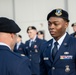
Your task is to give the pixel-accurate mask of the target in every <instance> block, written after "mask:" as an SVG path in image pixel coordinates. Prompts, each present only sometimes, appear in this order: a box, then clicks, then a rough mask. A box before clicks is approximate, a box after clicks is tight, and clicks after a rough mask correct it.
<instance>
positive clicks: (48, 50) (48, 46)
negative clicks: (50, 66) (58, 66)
mask: <svg viewBox="0 0 76 75" xmlns="http://www.w3.org/2000/svg"><path fill="white" fill-rule="evenodd" d="M52 42H53V40H51V41H50V42H49V43H48V45H47V49H46V51H47V52H46V53H47V54H46V55H47V56H48V57H49V59H50V61H51V62H53V59H52V55H51V54H52V53H51V48H52Z"/></svg>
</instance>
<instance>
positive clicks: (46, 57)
mask: <svg viewBox="0 0 76 75" xmlns="http://www.w3.org/2000/svg"><path fill="white" fill-rule="evenodd" d="M52 42H53V40H52V39H51V40H50V41H48V42H47V43H45V44H44V45H43V46H42V47H41V49H42V50H43V52H42V53H41V56H40V57H41V61H40V75H76V39H75V38H73V37H71V36H70V35H69V34H67V35H66V37H65V39H64V40H63V43H62V44H61V46H60V48H59V50H58V52H57V54H56V56H55V59H54V61H53V59H52V55H51V54H52V53H51V48H52Z"/></svg>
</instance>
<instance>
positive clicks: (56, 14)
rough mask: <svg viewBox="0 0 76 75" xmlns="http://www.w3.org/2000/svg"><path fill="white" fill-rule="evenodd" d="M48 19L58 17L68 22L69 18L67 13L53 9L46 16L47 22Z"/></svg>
mask: <svg viewBox="0 0 76 75" xmlns="http://www.w3.org/2000/svg"><path fill="white" fill-rule="evenodd" d="M50 17H60V18H63V19H64V20H66V21H67V22H69V16H68V13H67V11H65V10H63V9H54V10H52V11H51V12H50V13H49V14H48V15H47V20H49V18H50Z"/></svg>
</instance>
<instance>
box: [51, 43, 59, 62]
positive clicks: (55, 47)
mask: <svg viewBox="0 0 76 75" xmlns="http://www.w3.org/2000/svg"><path fill="white" fill-rule="evenodd" d="M57 45H58V42H55V43H54V48H53V49H52V58H53V60H54V58H55V55H56V53H57V51H58V48H57Z"/></svg>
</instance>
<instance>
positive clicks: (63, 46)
mask: <svg viewBox="0 0 76 75" xmlns="http://www.w3.org/2000/svg"><path fill="white" fill-rule="evenodd" d="M68 45H69V35H68V34H67V35H66V37H65V39H64V41H63V43H62V44H61V46H60V48H59V50H58V52H57V54H56V56H55V59H54V63H55V62H56V61H57V60H58V59H60V55H62V54H63V53H64V52H65V51H66V50H68Z"/></svg>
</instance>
